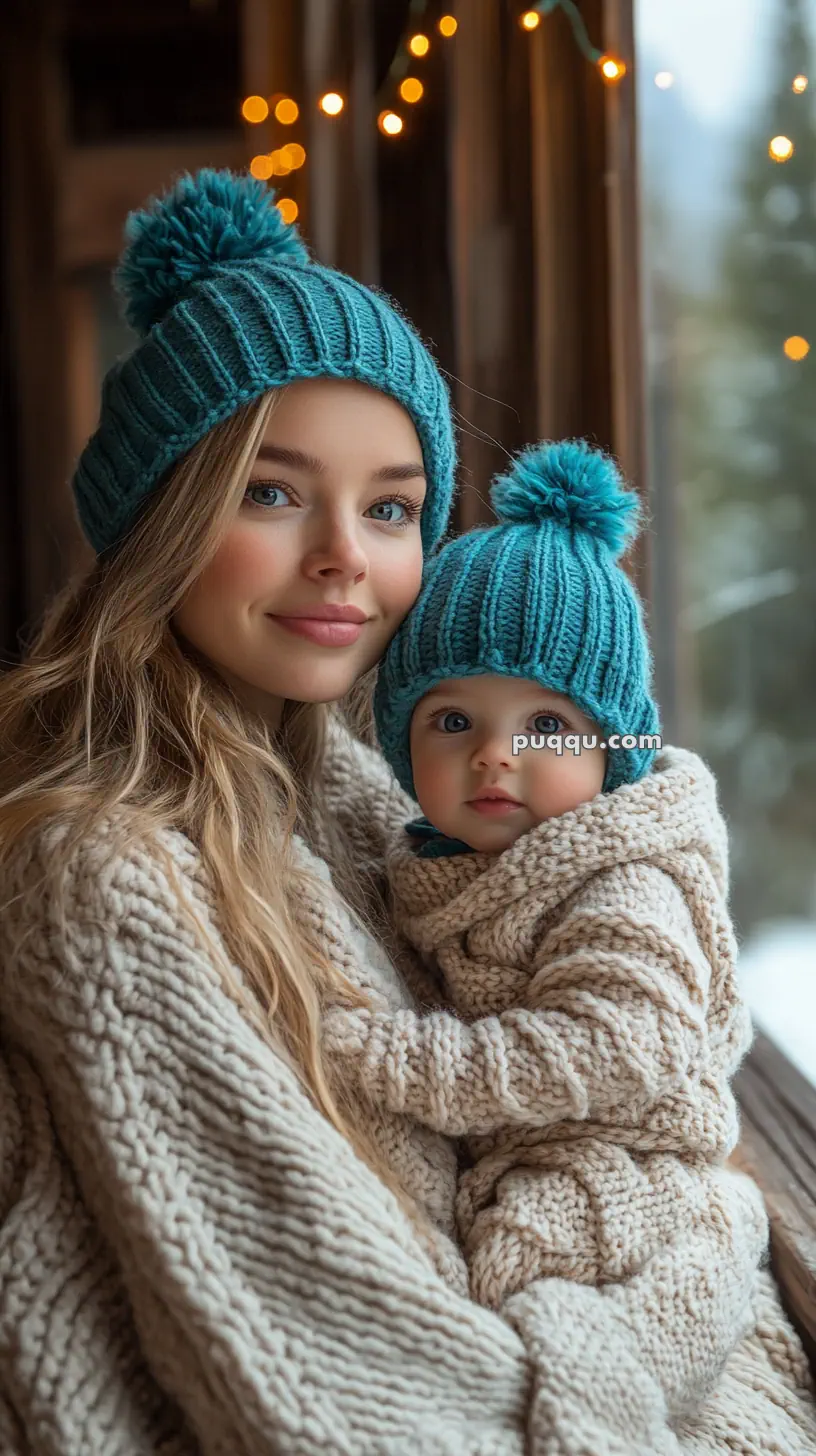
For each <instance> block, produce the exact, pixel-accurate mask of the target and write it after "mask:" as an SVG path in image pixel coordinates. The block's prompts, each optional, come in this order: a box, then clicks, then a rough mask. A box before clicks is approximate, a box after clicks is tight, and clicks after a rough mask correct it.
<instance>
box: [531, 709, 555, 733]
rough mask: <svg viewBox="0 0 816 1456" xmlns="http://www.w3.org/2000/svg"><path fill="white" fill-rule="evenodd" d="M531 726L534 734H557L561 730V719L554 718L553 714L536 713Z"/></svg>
mask: <svg viewBox="0 0 816 1456" xmlns="http://www.w3.org/2000/svg"><path fill="white" fill-rule="evenodd" d="M533 726H534V729H535V732H536V733H558V731H559V729H560V728H561V719H560V718H556V716H555V714H554V713H537V714H536V716H535V718H534V719H533Z"/></svg>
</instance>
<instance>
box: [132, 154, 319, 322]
mask: <svg viewBox="0 0 816 1456" xmlns="http://www.w3.org/2000/svg"><path fill="white" fill-rule="evenodd" d="M125 239H126V243H127V246H126V248H125V251H124V253H123V255H122V260H121V263H120V264H119V267H118V269H117V272H116V277H115V283H116V287H117V289H118V291H119V293H120V294H121V295H122V297H123V299H124V303H125V318H126V319H127V321H128V323H129V324H130V325H131V327H132V328H134V329H135V330H136V332H137V333H139V334H141V335H142V336H144V335H145V334H146V333H147V332H148V330H150V329H151V328H152V327H153V325H154V324H157V323H158V322H159V320H160V319H162V318H163V317H164V315H165V314H166V313H167V312H168V310H169V309H171V308H172V307H173V305H174V304H175V303H177V302H178V300H179V298H180V297H181V296H182V294H183V292H184V289H185V288H186V287H187V285H188V283H192V282H193V281H194V280H195V279H197V278H206V277H208V275H209V274H211V273H212V272H213V269H214V266H215V265H217V264H219V263H230V262H239V261H243V260H245V259H249V258H266V259H270V260H271V259H280V260H289V261H292V262H307V261H308V258H309V254H308V252H307V250H306V246H305V244H304V243H303V241H302V240H301V237H300V234H299V233H298V231H297V228H295V227H293V226H292V225H291V224H287V223H285V222H284V220H283V218H282V217H281V214H280V212H279V210H278V208H277V207H276V206H275V201H274V195H273V193H271V192H270V191H269V189H268V188H267V187H266V185H265V184H264V183H263V182H259V181H257V180H256V178H254V177H248V176H240V175H238V174H236V173H234V172H213V171H210V170H204V171H202V172H198V173H197V174H196V176H195V177H191V176H190V175H189V174H186V175H185V176H183V177H180V178H179V180H178V181H177V182H176V183H175V185H174V186H173V187H172V188H171V189H170V190H169V191H168V192H166V193H165V194H164V195H163V196H162V197H159V198H153V199H152V200H151V201H150V203H149V204H148V206H147V208H146V209H145V210H144V211H141V212H132V213H131V214H130V216H129V217H128V220H127V223H126V226H125Z"/></svg>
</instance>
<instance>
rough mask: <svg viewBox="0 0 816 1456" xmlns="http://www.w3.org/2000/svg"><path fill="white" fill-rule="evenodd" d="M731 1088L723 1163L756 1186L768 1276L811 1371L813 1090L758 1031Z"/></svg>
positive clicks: (815, 1177)
mask: <svg viewBox="0 0 816 1456" xmlns="http://www.w3.org/2000/svg"><path fill="white" fill-rule="evenodd" d="M735 1090H736V1093H737V1097H738V1099H739V1104H740V1118H741V1138H740V1144H739V1147H738V1148H737V1150H736V1153H735V1154H734V1156H733V1157H732V1160H731V1161H732V1162H733V1163H734V1164H735V1166H736V1167H738V1168H740V1169H742V1171H743V1172H746V1173H748V1174H749V1175H750V1176H751V1177H752V1178H753V1179H754V1180H755V1181H756V1183H758V1185H759V1187H760V1188H761V1189H762V1193H763V1195H764V1198H765V1204H766V1207H767V1210H768V1216H769V1218H770V1223H771V1266H772V1269H773V1273H774V1277H775V1279H776V1281H777V1284H778V1286H779V1290H780V1294H781V1295H782V1299H783V1302H784V1304H785V1307H786V1309H787V1311H788V1313H789V1315H790V1317H791V1319H792V1321H793V1323H794V1324H795V1325H796V1328H797V1330H798V1331H799V1334H800V1336H801V1338H802V1342H803V1344H804V1346H805V1349H806V1351H807V1354H808V1358H809V1360H810V1362H811V1365H812V1367H813V1369H814V1372H816V1088H814V1087H813V1086H812V1085H811V1083H810V1082H808V1081H807V1079H806V1078H805V1077H803V1076H802V1074H801V1073H800V1072H799V1071H797V1069H796V1068H795V1067H794V1066H793V1065H792V1064H791V1063H790V1062H789V1061H788V1060H787V1058H786V1057H785V1056H784V1055H783V1053H782V1052H780V1051H779V1049H778V1047H776V1046H774V1044H773V1042H771V1041H770V1040H769V1039H768V1038H767V1037H765V1036H762V1035H761V1034H760V1035H758V1036H757V1038H756V1041H755V1043H754V1046H753V1047H752V1049H751V1052H750V1054H749V1056H748V1057H747V1059H746V1061H745V1062H744V1064H743V1066H742V1067H741V1069H740V1071H739V1073H738V1075H737V1077H736V1080H735Z"/></svg>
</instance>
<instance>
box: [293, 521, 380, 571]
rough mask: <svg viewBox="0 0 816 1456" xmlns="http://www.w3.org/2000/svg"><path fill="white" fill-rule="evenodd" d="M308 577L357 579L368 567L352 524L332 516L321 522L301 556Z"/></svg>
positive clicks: (366, 558)
mask: <svg viewBox="0 0 816 1456" xmlns="http://www.w3.org/2000/svg"><path fill="white" fill-rule="evenodd" d="M303 570H304V572H305V574H306V575H307V576H312V577H319V578H321V579H323V580H325V579H326V578H328V577H333V578H335V579H340V580H344V581H358V580H359V578H360V577H362V576H365V574H366V572H367V570H368V557H367V555H366V553H365V551H364V550H363V545H362V542H361V540H360V538H359V534H358V532H357V530H356V529H355V526H354V523H353V522H350V521H344V520H341V519H340V518H337V517H334V518H332V519H330V520H324V521H322V522H321V523H320V524H319V526H318V527H317V530H316V532H315V536H314V538H313V539H312V541H311V542H310V543H309V546H308V548H307V550H306V552H305V553H304V557H303Z"/></svg>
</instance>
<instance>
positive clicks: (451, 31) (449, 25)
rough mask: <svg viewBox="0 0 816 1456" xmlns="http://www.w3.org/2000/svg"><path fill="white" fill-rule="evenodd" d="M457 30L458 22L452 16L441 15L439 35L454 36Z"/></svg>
mask: <svg viewBox="0 0 816 1456" xmlns="http://www.w3.org/2000/svg"><path fill="white" fill-rule="evenodd" d="M458 29H459V21H458V20H457V19H456V18H455V16H453V15H443V16H442V19H441V20H440V22H439V33H440V35H444V36H446V37H450V36H452V35H455V34H456V32H457V30H458Z"/></svg>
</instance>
